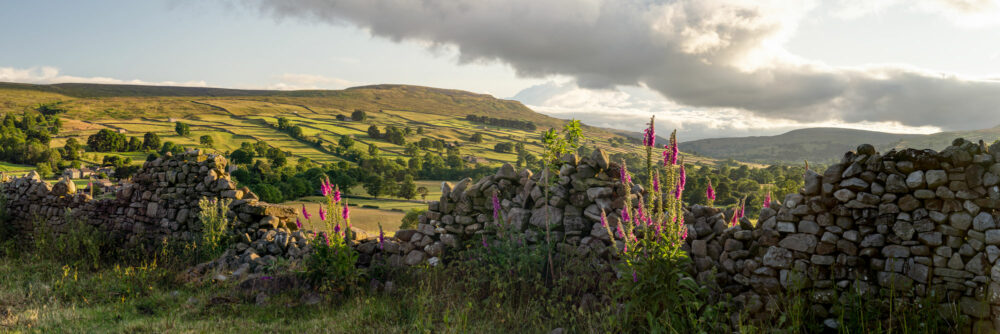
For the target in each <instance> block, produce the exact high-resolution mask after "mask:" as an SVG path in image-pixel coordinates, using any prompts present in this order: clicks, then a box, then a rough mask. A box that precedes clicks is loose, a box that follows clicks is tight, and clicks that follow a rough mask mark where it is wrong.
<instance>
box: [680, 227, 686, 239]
mask: <svg viewBox="0 0 1000 334" xmlns="http://www.w3.org/2000/svg"><path fill="white" fill-rule="evenodd" d="M687 238H688V229H687V227H686V226H682V227H681V240H687Z"/></svg>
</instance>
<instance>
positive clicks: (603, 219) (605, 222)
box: [601, 209, 608, 227]
mask: <svg viewBox="0 0 1000 334" xmlns="http://www.w3.org/2000/svg"><path fill="white" fill-rule="evenodd" d="M601 227H608V219H607V216H606V215H605V214H604V210H603V209H601Z"/></svg>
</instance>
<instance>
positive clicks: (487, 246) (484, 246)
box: [480, 234, 490, 248]
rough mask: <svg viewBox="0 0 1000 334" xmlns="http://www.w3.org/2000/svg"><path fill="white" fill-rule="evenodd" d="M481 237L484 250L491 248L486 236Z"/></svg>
mask: <svg viewBox="0 0 1000 334" xmlns="http://www.w3.org/2000/svg"><path fill="white" fill-rule="evenodd" d="M480 235H482V236H483V248H489V247H490V245H489V244H487V243H486V235H485V234H480Z"/></svg>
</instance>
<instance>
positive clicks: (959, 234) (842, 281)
mask: <svg viewBox="0 0 1000 334" xmlns="http://www.w3.org/2000/svg"><path fill="white" fill-rule="evenodd" d="M989 152H993V153H992V154H991V153H989ZM997 161H1000V147H996V146H995V147H993V149H992V150H988V149H987V148H986V147H985V145H983V144H982V143H980V144H979V145H976V144H973V143H970V142H967V141H964V140H961V139H958V140H956V141H955V142H954V143H953V145H952V146H950V147H948V148H947V149H945V150H944V151H942V152H940V153H938V152H934V151H931V150H911V149H908V150H903V151H891V152H888V153H886V154H885V155H881V154H879V153H878V152H876V151H875V149H874V147H872V146H871V145H862V146H860V147H858V149H857V151H856V152H848V153H847V154H846V155H845V156H844V158H843V160H842V161H841V162H840V163H838V164H834V165H832V166H830V167H829V168H828V169H827V170H826V171H825V172H824V173H823V175H820V174H817V173H816V172H813V171H807V172H806V175H805V187H804V188H803V189H802V190H801V191H800V192H799V193H797V194H789V195H788V196H787V197H786V198H785V200H784V202H783V203H781V205H780V206H778V209H777V211H775V210H772V209H763V210H762V212H761V216H760V218H759V220H758V225H757V226H756V227H754V228H749V226H739V227H736V228H731V229H728V230H725V231H723V233H722V236H723V238H722V240H720V241H719V242H718V243H717V245H716V246H715V247H714V249H715V252H718V254H719V257H718V258H717V260H714V261H712V260H707V261H704V262H705V263H703V264H699V265H698V270H699V271H700V272H703V273H704V272H708V270H707V269H708V268H710V267H711V265H716V266H718V267H717V268H719V269H721V270H718V271H719V272H725V273H728V274H729V276H728V277H726V275H718V277H715V278H716V280H717V281H718V280H720V279H721V280H722V281H727V279H728V278H731V281H735V282H736V283H737V284H736V285H730V286H729V288H731V289H732V290H735V291H734V292H738V290H739V288H740V286H739V285H743V286H744V289H743V292H738V294H739V296H738V297H737V301H738V302H741V303H743V304H744V305H745V307H746V309H747V310H748V311H750V312H751V313H753V312H758V311H762V310H763V309H764V308H765V306H774V305H776V304H775V303H774V300H772V299H771V298H770V297H772V296H775V295H777V294H778V293H779V292H783V291H788V290H790V289H804V290H803V291H804V292H805V293H806V295H807V296H809V298H810V299H811V300H810V301H811V302H812V304H811V305H812V306H811V307H812V309H813V311H814V312H816V314H819V315H823V314H829V313H830V312H831V311H832V310H831V306H832V305H833V304H834V303H835V302H837V300H835V299H836V298H837V296H840V295H843V293H845V292H847V291H848V290H854V291H860V292H862V293H866V294H875V293H877V292H879V291H880V290H881V291H888V290H894V292H895V296H899V299H900V300H901V301H906V300H913V299H915V298H921V297H927V296H932V295H933V296H943V297H945V300H946V302H948V303H956V304H957V305H958V306H959V310H960V313H961V314H962V316H963V317H967V318H969V319H970V320H972V322H971V323H974V324H975V326H976V327H977V328H994V327H993V326H994V325H996V326H997V327H995V328H1000V318H998V317H996V316H995V315H1000V284H998V283H1000V266H998V265H997V264H998V263H997V260H998V258H1000V248H998V246H1000V226H998V223H997V213H996V209H998V208H1000V187H998V185H1000V163H996V162H997ZM716 221H717V220H716ZM698 224H700V223H697V222H696V223H695V226H694V228H693V230H694V231H695V232H696V233H697V235H698V236H699V237H700V236H702V235H703V234H705V233H707V232H705V230H706V228H707V226H702V227H701V228H699V227H698V226H697V225H698ZM741 225H745V224H741ZM716 226H717V224H716ZM713 230H714V229H713ZM713 233H715V231H713ZM733 240H735V241H733ZM701 243H702V242H701V241H698V240H694V241H693V242H692V244H691V247H692V249H691V254H692V256H693V257H694V258H695V259H696V264H698V260H697V259H698V258H699V256H707V257H709V258H712V259H715V253H713V247H711V246H708V247H706V246H703V245H702V244H701ZM740 244H742V245H740ZM719 245H721V247H722V251H719V247H720V246H719ZM706 249H707V251H706ZM732 250H736V251H732ZM743 250H748V251H749V252H748V254H744V253H743ZM727 251H728V252H727ZM727 253H728V254H727ZM734 255H736V256H734ZM740 256H747V257H748V259H747V260H745V261H743V262H742V264H740V261H738V260H737V261H732V260H733V258H734V257H736V258H739V257H740ZM727 261H729V262H727ZM726 263H732V266H730V265H728V264H726ZM700 278H702V279H707V278H708V277H700ZM766 313H767V312H760V313H759V314H758V315H760V316H765V315H766ZM991 315H993V316H992V317H991Z"/></svg>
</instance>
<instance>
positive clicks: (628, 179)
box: [618, 160, 632, 185]
mask: <svg viewBox="0 0 1000 334" xmlns="http://www.w3.org/2000/svg"><path fill="white" fill-rule="evenodd" d="M618 171H619V172H620V173H621V175H620V176H619V179H621V180H622V183H623V184H626V185H627V184H630V183H632V176H631V175H629V174H628V166H626V165H625V160H622V168H620V169H619V170H618Z"/></svg>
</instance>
